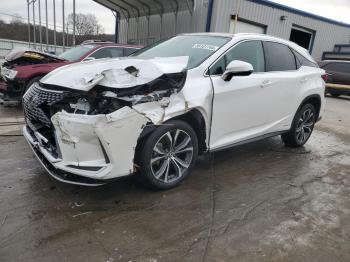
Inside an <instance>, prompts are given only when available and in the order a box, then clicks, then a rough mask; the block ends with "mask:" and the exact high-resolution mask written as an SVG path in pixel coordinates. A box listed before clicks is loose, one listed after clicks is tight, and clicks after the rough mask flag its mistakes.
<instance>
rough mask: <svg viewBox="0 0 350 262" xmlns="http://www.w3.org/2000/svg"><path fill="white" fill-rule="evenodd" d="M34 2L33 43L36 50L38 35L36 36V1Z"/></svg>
mask: <svg viewBox="0 0 350 262" xmlns="http://www.w3.org/2000/svg"><path fill="white" fill-rule="evenodd" d="M32 2H33V43H34V49H36V35H35V33H36V32H35V0H33V1H32Z"/></svg>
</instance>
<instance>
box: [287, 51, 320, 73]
mask: <svg viewBox="0 0 350 262" xmlns="http://www.w3.org/2000/svg"><path fill="white" fill-rule="evenodd" d="M293 53H294V55H295V58H296V62H297V68H298V69H299V68H300V67H301V66H311V67H318V65H317V64H315V63H313V62H311V61H310V60H309V59H306V58H305V57H304V56H302V55H301V54H299V53H298V52H296V51H294V50H293Z"/></svg>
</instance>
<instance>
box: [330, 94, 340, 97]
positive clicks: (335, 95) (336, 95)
mask: <svg viewBox="0 0 350 262" xmlns="http://www.w3.org/2000/svg"><path fill="white" fill-rule="evenodd" d="M330 94H331V96H333V97H338V96H340V94H334V93H330Z"/></svg>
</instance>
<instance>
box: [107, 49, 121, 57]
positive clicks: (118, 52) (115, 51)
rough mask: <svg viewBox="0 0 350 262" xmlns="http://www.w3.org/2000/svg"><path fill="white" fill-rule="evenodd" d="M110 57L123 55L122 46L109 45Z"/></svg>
mask: <svg viewBox="0 0 350 262" xmlns="http://www.w3.org/2000/svg"><path fill="white" fill-rule="evenodd" d="M109 50H110V51H111V55H112V57H121V56H124V52H123V48H121V47H110V48H109Z"/></svg>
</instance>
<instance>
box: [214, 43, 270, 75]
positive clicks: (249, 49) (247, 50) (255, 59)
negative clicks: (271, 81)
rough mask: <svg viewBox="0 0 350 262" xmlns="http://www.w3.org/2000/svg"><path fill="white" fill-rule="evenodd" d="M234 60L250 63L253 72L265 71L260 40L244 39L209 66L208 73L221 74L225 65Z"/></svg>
mask: <svg viewBox="0 0 350 262" xmlns="http://www.w3.org/2000/svg"><path fill="white" fill-rule="evenodd" d="M234 60H240V61H244V62H247V63H250V64H251V65H252V66H253V68H254V72H265V59H264V51H263V47H262V44H261V41H246V42H243V43H240V44H238V45H236V46H235V47H233V48H232V49H231V50H230V51H228V52H227V53H226V54H225V55H224V56H223V57H222V58H220V59H219V60H218V61H217V62H216V63H215V64H214V65H213V66H212V67H211V68H210V70H209V74H210V75H221V74H223V73H224V71H225V70H226V66H227V65H228V64H229V63H230V62H232V61H234Z"/></svg>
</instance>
